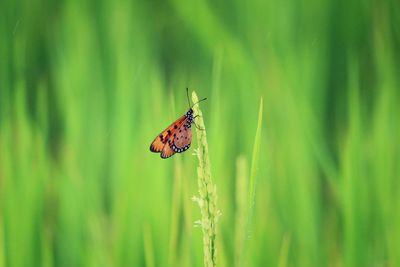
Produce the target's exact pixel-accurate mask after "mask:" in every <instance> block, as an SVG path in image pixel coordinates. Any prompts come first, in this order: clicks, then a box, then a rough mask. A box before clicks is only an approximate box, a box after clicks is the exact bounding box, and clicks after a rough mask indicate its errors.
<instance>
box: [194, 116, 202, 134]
mask: <svg viewBox="0 0 400 267" xmlns="http://www.w3.org/2000/svg"><path fill="white" fill-rule="evenodd" d="M197 117H201V116H200V115H196V116H194V117H193V124H194V126H196V128H197V129H198V130H200V131H204V130H205V129H202V128H200V127H199V126H197V124H196V123H195V122H194V119H196V118H197Z"/></svg>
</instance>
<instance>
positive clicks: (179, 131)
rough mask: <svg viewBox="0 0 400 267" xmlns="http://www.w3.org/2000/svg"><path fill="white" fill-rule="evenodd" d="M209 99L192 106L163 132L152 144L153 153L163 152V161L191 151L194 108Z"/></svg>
mask: <svg viewBox="0 0 400 267" xmlns="http://www.w3.org/2000/svg"><path fill="white" fill-rule="evenodd" d="M186 94H187V98H188V103H189V106H190V100H189V92H188V89H187V88H186ZM206 99H207V98H204V99H201V100H199V101H198V102H197V103H194V104H193V105H191V106H190V108H189V110H188V111H187V112H186V113H185V114H184V115H183V116H182V117H180V118H179V119H177V120H176V121H175V122H174V123H172V124H171V125H170V126H168V127H167V128H166V129H165V130H164V131H162V132H161V133H160V134H159V135H158V136H157V137H156V138H155V139H154V141H153V142H152V143H151V145H150V151H151V152H156V153H158V152H161V154H160V156H161V158H163V159H166V158H169V157H171V156H173V155H174V154H175V153H182V152H185V151H186V150H188V149H189V147H190V144H191V143H192V129H191V127H192V123H194V118H195V117H193V109H192V108H193V106H194V105H196V104H198V103H200V102H201V101H203V100H206Z"/></svg>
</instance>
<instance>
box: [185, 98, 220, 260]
mask: <svg viewBox="0 0 400 267" xmlns="http://www.w3.org/2000/svg"><path fill="white" fill-rule="evenodd" d="M192 101H193V103H196V102H197V101H198V97H197V95H196V93H195V92H193V93H192ZM193 110H194V114H195V116H197V117H196V121H195V123H196V125H197V127H199V129H200V130H199V129H198V130H197V131H196V133H197V143H198V148H197V157H198V159H199V166H198V168H197V175H198V185H199V194H200V197H195V198H194V200H196V202H197V203H198V204H199V207H200V210H201V221H200V222H199V224H200V225H201V228H202V230H203V244H204V266H206V267H210V266H216V254H217V248H216V234H217V229H216V228H217V221H218V217H219V215H220V211H219V210H218V209H217V190H216V186H215V185H214V184H213V182H212V180H211V170H210V169H211V168H210V159H209V157H208V144H207V138H206V130H205V126H204V121H203V117H202V113H201V111H200V108H199V105H195V106H194V107H193Z"/></svg>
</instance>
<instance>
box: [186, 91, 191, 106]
mask: <svg viewBox="0 0 400 267" xmlns="http://www.w3.org/2000/svg"><path fill="white" fill-rule="evenodd" d="M186 96H187V101H188V105H189V107H190V98H189V88H187V87H186Z"/></svg>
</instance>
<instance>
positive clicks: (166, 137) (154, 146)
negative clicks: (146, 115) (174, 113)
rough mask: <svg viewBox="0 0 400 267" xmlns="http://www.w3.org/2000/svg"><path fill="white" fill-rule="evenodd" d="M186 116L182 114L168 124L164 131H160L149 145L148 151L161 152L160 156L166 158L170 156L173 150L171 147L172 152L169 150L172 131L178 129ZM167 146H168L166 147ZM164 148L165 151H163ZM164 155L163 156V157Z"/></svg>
mask: <svg viewBox="0 0 400 267" xmlns="http://www.w3.org/2000/svg"><path fill="white" fill-rule="evenodd" d="M185 120H186V117H185V116H182V117H180V118H179V119H177V120H176V121H175V122H174V123H172V124H171V125H170V126H168V127H167V128H166V129H165V130H164V131H162V132H161V133H160V134H159V135H158V136H157V137H156V138H154V140H153V142H152V143H151V145H150V151H151V152H156V153H157V152H163V153H162V154H161V157H162V158H168V157H171V156H172V155H173V154H175V152H174V151H173V150H172V149H171V151H172V152H174V153H171V151H170V149H169V148H170V144H172V143H170V141H172V139H173V138H174V136H173V135H174V133H175V132H176V130H177V129H180V128H181V126H182V124H184V123H185ZM168 147H169V148H168ZM164 149H165V151H164ZM163 156H164V157H163Z"/></svg>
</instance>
